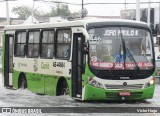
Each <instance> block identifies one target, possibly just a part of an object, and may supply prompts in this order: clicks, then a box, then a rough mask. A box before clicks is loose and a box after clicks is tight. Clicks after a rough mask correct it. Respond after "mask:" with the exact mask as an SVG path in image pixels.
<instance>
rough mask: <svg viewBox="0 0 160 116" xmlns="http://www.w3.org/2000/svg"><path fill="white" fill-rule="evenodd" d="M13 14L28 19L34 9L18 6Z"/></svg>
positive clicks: (14, 8)
mask: <svg viewBox="0 0 160 116" xmlns="http://www.w3.org/2000/svg"><path fill="white" fill-rule="evenodd" d="M12 12H13V13H14V14H15V15H18V18H20V19H27V18H28V17H29V16H30V15H31V12H32V9H31V8H29V7H27V6H17V7H13V9H12Z"/></svg>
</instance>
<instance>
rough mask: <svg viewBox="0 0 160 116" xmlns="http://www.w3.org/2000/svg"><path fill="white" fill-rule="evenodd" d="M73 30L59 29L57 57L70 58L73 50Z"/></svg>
mask: <svg viewBox="0 0 160 116" xmlns="http://www.w3.org/2000/svg"><path fill="white" fill-rule="evenodd" d="M71 35H72V32H71V30H69V29H67V30H58V37H57V51H56V53H57V54H56V57H57V58H62V59H69V57H70V50H71Z"/></svg>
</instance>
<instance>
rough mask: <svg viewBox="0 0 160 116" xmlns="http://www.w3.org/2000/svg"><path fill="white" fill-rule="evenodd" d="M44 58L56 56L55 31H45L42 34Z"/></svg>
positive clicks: (42, 53) (42, 55)
mask: <svg viewBox="0 0 160 116" xmlns="http://www.w3.org/2000/svg"><path fill="white" fill-rule="evenodd" d="M42 34H43V36H42V49H41V57H42V58H53V54H54V30H45V31H43V32H42Z"/></svg>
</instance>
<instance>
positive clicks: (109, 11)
mask: <svg viewBox="0 0 160 116" xmlns="http://www.w3.org/2000/svg"><path fill="white" fill-rule="evenodd" d="M2 1H4V0H0V11H1V12H0V17H6V3H5V2H2ZM44 1H52V0H39V1H35V4H34V8H35V9H38V10H42V11H44V12H47V11H49V10H50V6H51V5H53V6H54V5H55V4H54V3H51V2H44ZM54 1H56V0H54ZM58 1H61V2H69V3H77V4H81V2H82V0H58ZM83 1H84V3H97V2H98V3H107V2H108V3H124V2H125V1H126V3H129V2H132V3H136V0H83ZM148 1H149V0H140V2H148ZM150 1H151V2H159V0H150ZM8 4H9V16H10V17H17V16H16V15H14V14H13V13H12V12H11V10H12V8H13V7H15V6H21V5H26V6H30V7H32V6H33V0H16V1H9V2H8ZM140 7H141V8H147V7H148V5H147V4H141V5H140ZM151 7H159V4H151ZM81 8H82V6H81V5H69V9H70V11H71V12H78V11H80V10H81ZM84 8H86V9H87V10H88V15H90V16H95V15H98V16H120V10H124V9H125V5H124V4H100V5H85V6H84ZM135 8H136V4H132V5H131V4H128V5H126V9H135Z"/></svg>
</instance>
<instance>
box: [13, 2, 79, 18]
mask: <svg viewBox="0 0 160 116" xmlns="http://www.w3.org/2000/svg"><path fill="white" fill-rule="evenodd" d="M12 13H14V14H15V15H18V18H20V19H27V18H28V17H29V16H30V15H31V14H32V8H30V7H28V6H24V5H23V6H16V7H13V9H12ZM79 14H80V13H78V12H74V13H71V12H70V10H69V7H68V5H65V4H60V3H59V4H57V5H56V6H55V7H54V6H52V7H51V10H50V11H49V12H43V11H39V10H37V9H35V10H34V16H37V17H39V16H42V17H43V16H44V17H53V16H71V15H72V16H75V15H76V16H77V15H79Z"/></svg>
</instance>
